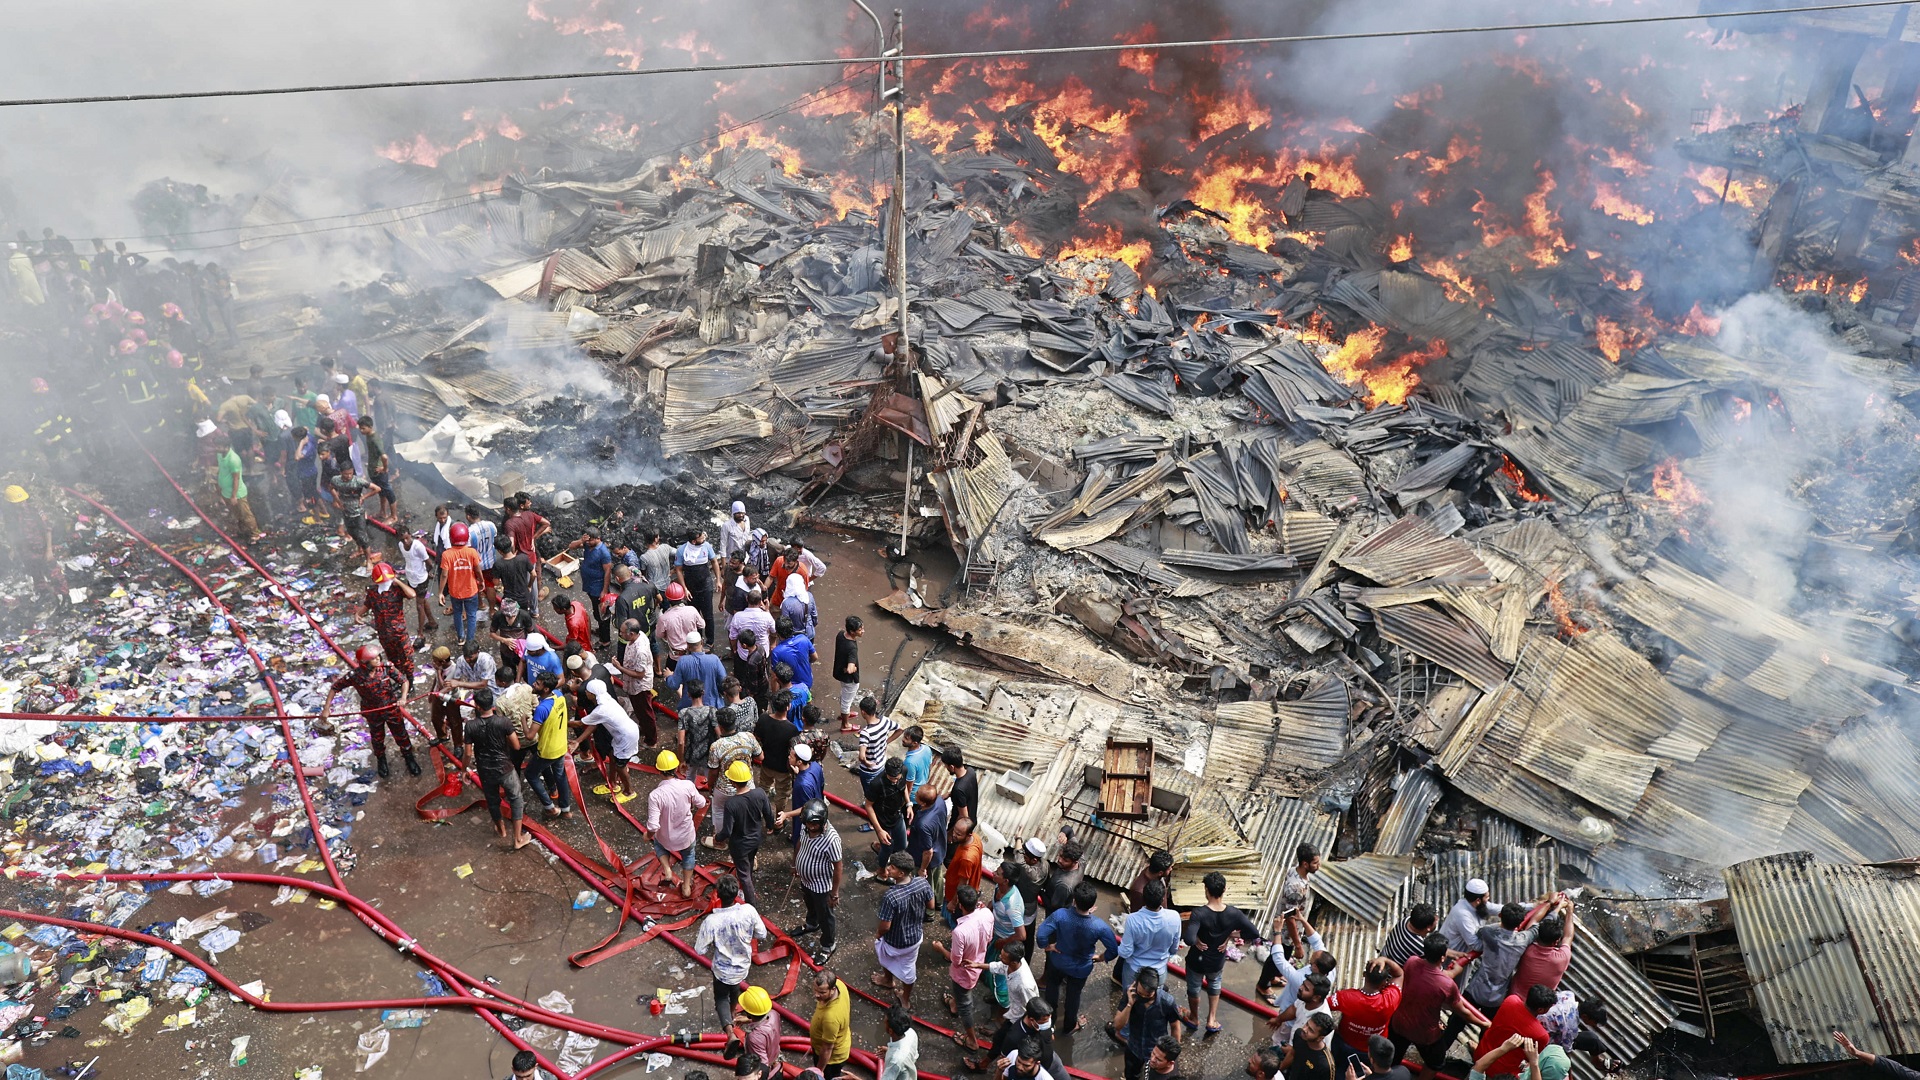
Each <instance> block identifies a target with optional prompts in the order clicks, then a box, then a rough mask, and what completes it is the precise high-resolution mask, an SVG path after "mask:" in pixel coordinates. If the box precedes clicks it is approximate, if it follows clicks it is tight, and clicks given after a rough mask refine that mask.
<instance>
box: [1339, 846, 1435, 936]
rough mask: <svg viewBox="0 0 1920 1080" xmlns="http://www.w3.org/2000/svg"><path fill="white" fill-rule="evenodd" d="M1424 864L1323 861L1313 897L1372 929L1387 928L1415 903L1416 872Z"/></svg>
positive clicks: (1371, 858)
mask: <svg viewBox="0 0 1920 1080" xmlns="http://www.w3.org/2000/svg"><path fill="white" fill-rule="evenodd" d="M1422 861H1423V860H1420V859H1416V858H1414V857H1413V856H1411V855H1359V856H1355V857H1354V858H1351V859H1335V860H1331V861H1327V862H1323V863H1321V864H1320V872H1319V873H1317V874H1315V875H1313V878H1312V883H1313V894H1314V895H1315V896H1316V897H1319V898H1320V899H1322V900H1325V901H1326V902H1327V903H1329V904H1332V905H1333V906H1335V907H1337V908H1339V909H1340V910H1342V911H1344V912H1346V913H1347V914H1349V915H1351V916H1353V917H1354V918H1356V919H1359V920H1361V921H1362V922H1365V923H1367V924H1368V925H1370V926H1375V927H1380V926H1386V925H1388V924H1389V923H1390V922H1391V921H1392V920H1393V918H1394V916H1395V915H1397V914H1398V913H1400V912H1401V911H1404V910H1405V909H1406V907H1407V905H1408V904H1409V903H1411V900H1410V898H1411V897H1412V895H1413V876H1414V871H1415V870H1416V869H1417V868H1418V867H1419V866H1420V865H1421V864H1422ZM1335 955H1338V954H1335Z"/></svg>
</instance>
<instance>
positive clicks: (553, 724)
mask: <svg viewBox="0 0 1920 1080" xmlns="http://www.w3.org/2000/svg"><path fill="white" fill-rule="evenodd" d="M559 685H560V677H559V676H558V675H555V674H554V673H553V672H551V671H542V672H541V673H540V674H539V675H537V676H536V677H535V678H534V680H533V688H534V692H535V693H537V694H539V695H540V703H539V704H538V705H535V706H534V707H533V723H534V725H535V726H536V727H538V728H539V742H538V743H537V744H536V745H535V748H534V752H533V754H534V756H533V760H532V761H529V762H528V763H527V783H529V784H531V785H532V786H533V794H534V796H535V797H536V798H538V799H539V800H540V805H541V806H542V807H543V808H544V809H545V810H546V812H547V816H548V817H570V816H572V814H573V792H572V791H570V790H569V789H568V787H567V720H568V717H567V699H566V696H565V695H564V694H558V693H555V692H554V691H555V690H556V689H558V688H559Z"/></svg>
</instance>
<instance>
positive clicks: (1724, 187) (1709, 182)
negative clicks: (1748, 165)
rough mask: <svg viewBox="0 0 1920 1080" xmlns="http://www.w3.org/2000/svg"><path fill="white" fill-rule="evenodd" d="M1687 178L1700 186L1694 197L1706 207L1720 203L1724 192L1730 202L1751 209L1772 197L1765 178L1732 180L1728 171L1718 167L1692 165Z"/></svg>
mask: <svg viewBox="0 0 1920 1080" xmlns="http://www.w3.org/2000/svg"><path fill="white" fill-rule="evenodd" d="M1686 177H1687V179H1689V180H1692V181H1693V182H1694V183H1695V184H1698V185H1699V186H1698V187H1697V188H1695V189H1694V192H1693V197H1694V198H1695V199H1697V200H1699V201H1700V203H1701V204H1703V205H1706V206H1711V205H1713V204H1714V203H1717V202H1719V201H1720V193H1721V192H1722V191H1724V192H1726V194H1727V201H1728V202H1730V203H1733V204H1735V205H1737V206H1744V207H1747V208H1749V209H1753V208H1755V207H1758V206H1759V205H1760V204H1761V203H1762V202H1763V201H1765V200H1766V199H1767V198H1768V197H1769V196H1771V195H1772V188H1771V186H1770V185H1768V183H1767V181H1766V180H1765V179H1764V178H1762V177H1754V178H1753V179H1751V180H1731V179H1729V177H1728V175H1727V170H1725V169H1723V168H1721V167H1719V166H1718V165H1690V166H1688V167H1687V171H1686Z"/></svg>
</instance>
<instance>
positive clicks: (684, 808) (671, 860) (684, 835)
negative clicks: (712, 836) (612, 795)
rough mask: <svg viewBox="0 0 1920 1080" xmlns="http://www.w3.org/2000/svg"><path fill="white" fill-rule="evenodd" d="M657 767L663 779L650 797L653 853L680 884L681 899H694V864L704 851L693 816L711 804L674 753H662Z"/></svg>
mask: <svg viewBox="0 0 1920 1080" xmlns="http://www.w3.org/2000/svg"><path fill="white" fill-rule="evenodd" d="M653 767H654V768H656V769H658V770H660V777H661V779H660V783H659V785H658V786H656V787H655V788H654V789H653V791H652V793H651V794H649V795H648V796H647V833H648V835H650V836H652V837H653V853H654V855H656V856H658V857H659V859H660V868H661V869H662V870H665V871H666V873H667V876H668V877H670V878H672V879H674V880H675V881H678V882H679V883H680V895H681V896H689V897H690V896H692V895H693V863H694V859H695V857H696V856H697V855H698V853H699V849H700V845H699V843H698V842H697V841H696V832H695V829H694V824H693V816H694V814H695V813H697V812H699V811H700V810H701V809H702V808H703V807H705V806H706V805H707V797H706V796H705V795H702V794H700V789H699V788H697V787H694V786H693V781H691V780H689V779H687V770H686V768H685V767H684V766H683V765H682V764H681V762H680V757H679V755H678V754H675V753H674V752H673V751H671V750H662V751H660V756H659V757H657V758H655V759H654V762H653ZM675 863H678V864H679V865H678V867H676V866H675V865H674V864H675Z"/></svg>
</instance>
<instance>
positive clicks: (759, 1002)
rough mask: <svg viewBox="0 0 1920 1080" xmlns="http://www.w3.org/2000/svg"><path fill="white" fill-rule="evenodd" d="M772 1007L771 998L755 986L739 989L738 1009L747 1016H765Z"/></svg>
mask: <svg viewBox="0 0 1920 1080" xmlns="http://www.w3.org/2000/svg"><path fill="white" fill-rule="evenodd" d="M772 1008H773V998H772V997H770V996H768V994H767V992H766V991H765V990H762V989H760V988H759V987H757V986H749V987H747V988H746V989H745V990H742V991H740V1011H741V1012H743V1013H746V1014H747V1015H748V1016H765V1015H767V1013H768V1012H769V1011H770V1010H771V1009H772Z"/></svg>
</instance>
